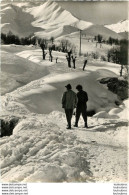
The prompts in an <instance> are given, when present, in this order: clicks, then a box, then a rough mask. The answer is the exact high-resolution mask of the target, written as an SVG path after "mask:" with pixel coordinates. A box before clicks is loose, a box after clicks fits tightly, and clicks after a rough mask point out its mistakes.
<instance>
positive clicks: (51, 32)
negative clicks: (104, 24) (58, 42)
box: [1, 1, 92, 38]
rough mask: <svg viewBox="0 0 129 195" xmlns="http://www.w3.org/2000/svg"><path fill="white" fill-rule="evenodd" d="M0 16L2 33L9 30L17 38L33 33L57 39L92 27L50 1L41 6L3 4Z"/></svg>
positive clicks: (32, 4)
mask: <svg viewBox="0 0 129 195" xmlns="http://www.w3.org/2000/svg"><path fill="white" fill-rule="evenodd" d="M1 15H2V27H3V28H2V32H4V33H7V32H8V31H9V30H10V31H12V32H13V33H14V34H17V35H19V36H22V35H23V36H26V35H29V34H33V33H35V35H36V36H39V37H45V38H50V37H51V36H53V37H58V36H61V35H64V34H66V33H67V34H70V33H72V32H75V31H77V30H78V28H79V29H86V28H87V27H89V26H91V25H92V23H90V22H86V21H82V20H79V19H77V18H76V17H74V16H73V15H72V14H71V13H70V12H68V11H66V10H64V9H63V8H62V7H61V6H59V5H58V3H56V2H51V1H47V2H45V3H42V4H41V3H40V4H39V3H38V4H36V3H35V4H34V3H16V4H15V3H13V4H3V5H2V9H1ZM40 31H41V32H40Z"/></svg>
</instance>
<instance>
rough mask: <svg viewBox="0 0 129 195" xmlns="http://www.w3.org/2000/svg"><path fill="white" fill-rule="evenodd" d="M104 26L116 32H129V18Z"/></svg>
mask: <svg viewBox="0 0 129 195" xmlns="http://www.w3.org/2000/svg"><path fill="white" fill-rule="evenodd" d="M105 27H106V28H109V29H110V30H112V31H114V32H116V33H121V32H129V20H122V21H120V22H118V23H116V24H111V25H105Z"/></svg>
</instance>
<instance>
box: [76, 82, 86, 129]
mask: <svg viewBox="0 0 129 195" xmlns="http://www.w3.org/2000/svg"><path fill="white" fill-rule="evenodd" d="M76 89H77V90H78V93H77V99H78V102H77V108H76V120H75V125H74V127H78V122H79V118H80V115H81V114H82V117H83V120H84V122H85V125H84V127H86V128H88V126H87V104H86V103H87V101H88V95H87V92H86V91H83V88H82V86H81V85H77V86H76Z"/></svg>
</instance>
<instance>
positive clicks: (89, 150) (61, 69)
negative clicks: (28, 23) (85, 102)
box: [0, 50, 129, 182]
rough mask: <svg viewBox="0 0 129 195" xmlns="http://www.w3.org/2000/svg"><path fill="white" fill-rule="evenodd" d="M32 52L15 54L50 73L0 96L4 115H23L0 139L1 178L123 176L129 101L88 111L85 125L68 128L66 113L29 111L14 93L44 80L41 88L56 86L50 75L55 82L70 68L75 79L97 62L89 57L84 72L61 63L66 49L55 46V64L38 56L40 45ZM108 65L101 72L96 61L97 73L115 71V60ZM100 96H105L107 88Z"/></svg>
mask: <svg viewBox="0 0 129 195" xmlns="http://www.w3.org/2000/svg"><path fill="white" fill-rule="evenodd" d="M36 52H37V53H36ZM36 52H35V51H31V50H30V51H25V52H20V53H19V54H18V55H19V56H20V57H23V58H27V59H28V60H32V61H34V62H35V63H38V64H39V65H40V66H48V68H49V70H50V74H49V75H48V76H46V77H44V78H43V79H39V80H36V81H32V82H31V83H29V84H27V85H25V86H23V87H20V88H18V89H17V90H15V91H13V92H11V93H7V94H6V95H5V96H3V97H2V109H3V115H5V116H6V115H15V116H17V115H18V116H20V118H21V119H20V121H19V123H18V125H17V126H16V127H15V128H14V130H13V135H11V136H10V137H3V138H1V141H0V145H1V175H2V176H1V179H2V181H4V182H20V181H22V182H127V180H128V178H127V167H128V165H127V162H128V161H127V151H128V150H127V149H128V140H127V135H128V131H129V129H128V123H127V120H125V116H126V115H127V112H128V109H129V108H128V101H124V103H123V104H122V105H121V107H120V108H117V109H116V108H113V107H111V110H110V112H106V111H102V112H99V113H97V114H96V115H95V116H94V117H88V125H89V128H88V129H85V128H83V120H82V118H81V120H80V122H79V128H72V130H66V119H65V114H64V113H62V112H59V111H53V112H51V113H50V114H47V115H46V114H36V113H31V112H30V111H29V110H28V108H27V107H26V104H22V101H23V100H21V101H19V100H18V94H20V93H21V94H22V92H23V94H24V95H28V94H27V93H30V90H31V93H32V94H35V93H40V91H36V89H37V90H38V89H39V88H40V90H41V91H42V88H43V86H44V82H45V81H47V82H46V85H45V88H44V90H46V91H47V90H54V86H52V85H51V82H54V80H53V79H56V80H57V81H56V82H58V80H60V78H61V77H62V75H64V74H65V76H66V77H65V79H66V80H67V78H69V76H71V75H72V74H74V76H73V79H75V78H76V75H77V74H86V75H88V74H89V72H93V71H94V69H93V67H94V68H95V66H94V63H92V62H91V67H90V66H89V67H88V66H87V72H85V73H79V72H80V67H78V69H76V70H72V69H68V68H67V66H64V65H66V64H64V59H65V54H63V55H62V54H60V53H56V52H55V53H54V52H53V53H54V55H55V56H56V55H60V58H59V62H58V64H55V62H53V63H50V62H49V61H48V59H47V60H46V61H45V62H42V61H41V59H40V58H41V57H40V58H39V52H41V51H39V50H36ZM24 54H25V55H24ZM37 54H38V55H37ZM32 56H33V59H32ZM97 63H99V62H97ZM57 67H58V68H57ZM109 67H110V68H109ZM108 68H109V70H108V71H107V72H105V71H103V70H102V69H103V68H102V66H101V65H100V67H99V68H97V67H96V70H97V71H98V72H97V73H99V74H100V71H101V73H102V74H100V76H102V75H105V74H106V73H108V74H109V75H112V74H113V75H114V73H112V72H114V71H115V66H113V64H108ZM91 69H92V71H91ZM99 69H100V70H99ZM105 69H106V68H105ZM59 74H60V75H59ZM53 76H54V77H53ZM65 79H64V80H65ZM101 96H103V97H104V98H105V93H103V94H101ZM101 98H102V97H101ZM25 101H26V103H27V104H28V103H29V102H28V100H24V101H23V103H25ZM72 123H73V124H74V117H73V119H72Z"/></svg>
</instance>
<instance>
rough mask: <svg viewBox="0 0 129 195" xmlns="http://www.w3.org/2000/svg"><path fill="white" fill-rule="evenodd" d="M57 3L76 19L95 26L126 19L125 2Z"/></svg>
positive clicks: (126, 3) (126, 6)
mask: <svg viewBox="0 0 129 195" xmlns="http://www.w3.org/2000/svg"><path fill="white" fill-rule="evenodd" d="M58 3H59V4H60V5H61V6H62V7H63V8H65V9H66V10H68V11H70V12H71V13H72V14H73V15H75V16H76V17H78V18H80V19H83V20H86V21H89V22H92V23H95V24H113V23H117V22H119V21H120V20H124V19H128V13H127V12H128V2H127V1H117V2H115V1H114V2H112V1H110V2H102V1H101V2H100V1H98V2H93V1H91V2H88V1H87V2H84V1H83V2H77V1H73V2H72V1H69V2H68V1H67V2H65V1H64V2H58Z"/></svg>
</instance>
